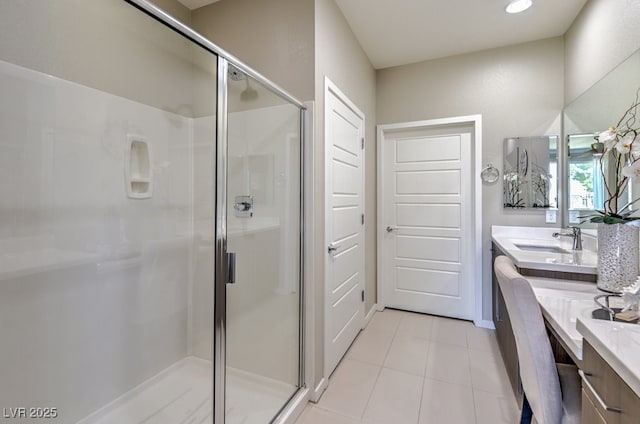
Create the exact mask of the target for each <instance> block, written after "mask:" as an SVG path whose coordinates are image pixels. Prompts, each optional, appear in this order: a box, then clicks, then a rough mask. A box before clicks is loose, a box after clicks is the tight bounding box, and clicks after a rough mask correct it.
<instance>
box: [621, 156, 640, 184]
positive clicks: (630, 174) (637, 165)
mask: <svg viewBox="0 0 640 424" xmlns="http://www.w3.org/2000/svg"><path fill="white" fill-rule="evenodd" d="M622 175H624V176H625V177H627V178H631V179H633V180H637V179H638V177H640V161H635V162H633V163H632V164H630V165H627V166H625V167H624V168H622Z"/></svg>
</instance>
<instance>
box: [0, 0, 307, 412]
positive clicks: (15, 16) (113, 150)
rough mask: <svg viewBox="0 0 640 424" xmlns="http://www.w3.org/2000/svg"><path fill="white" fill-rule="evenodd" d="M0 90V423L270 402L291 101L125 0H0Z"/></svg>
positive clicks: (291, 370) (286, 328)
mask: <svg viewBox="0 0 640 424" xmlns="http://www.w3.org/2000/svg"><path fill="white" fill-rule="evenodd" d="M214 41H215V40H214ZM0 93H1V95H0V341H1V343H0V422H11V423H31V422H39V423H47V422H50V423H62V424H72V423H81V424H133V423H136V424H137V423H153V424H156V423H157V424H164V423H166V424H182V423H185V424H186V423H215V424H222V423H227V424H235V423H238V424H241V423H242V424H254V423H255V424H264V423H270V422H274V421H275V420H277V419H278V417H279V416H280V417H281V416H282V415H283V414H284V413H285V412H286V408H287V406H288V405H290V404H291V400H292V399H294V398H295V397H296V395H298V396H299V394H300V390H301V388H302V386H303V383H302V375H303V362H302V359H301V358H302V349H301V346H302V342H303V331H302V326H301V325H302V324H301V323H302V319H301V317H302V315H303V314H302V312H303V311H302V303H301V299H302V294H303V293H302V284H301V280H302V279H301V275H302V242H301V228H302V218H301V209H302V204H301V197H302V196H301V193H302V184H301V175H302V169H301V167H302V163H301V155H302V136H301V134H302V130H303V128H302V118H303V113H304V106H303V105H302V104H301V103H300V102H298V101H297V100H295V99H294V98H292V97H291V96H290V95H288V94H287V93H286V92H284V91H282V90H280V89H279V88H278V87H276V86H274V85H272V84H271V83H270V82H269V81H267V80H265V79H264V78H263V77H261V76H260V75H259V74H258V73H256V72H254V71H253V70H251V69H249V68H247V67H246V66H245V65H243V64H242V63H239V62H238V61H236V60H235V59H234V58H233V57H231V56H229V55H228V54H226V53H225V52H223V51H222V50H220V49H218V48H217V47H216V46H215V45H213V44H211V43H210V42H209V41H207V40H204V39H202V38H201V37H199V36H198V35H197V34H195V33H193V32H191V31H190V30H189V29H188V28H186V27H183V26H182V25H181V24H179V23H178V22H176V21H174V20H172V19H171V18H170V17H168V16H167V15H165V14H164V13H162V12H161V11H160V10H159V9H156V8H155V7H153V6H152V5H151V4H150V3H148V2H146V1H142V0H140V1H138V0H136V1H124V0H92V1H89V2H88V1H85V0H52V1H46V2H42V1H37V0H27V1H20V2H17V1H9V0H0Z"/></svg>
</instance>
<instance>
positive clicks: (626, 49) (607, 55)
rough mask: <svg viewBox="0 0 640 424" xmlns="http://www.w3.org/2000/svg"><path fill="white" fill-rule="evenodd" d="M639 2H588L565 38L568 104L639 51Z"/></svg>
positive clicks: (632, 0)
mask: <svg viewBox="0 0 640 424" xmlns="http://www.w3.org/2000/svg"><path fill="white" fill-rule="evenodd" d="M638 22H640V2H638V0H615V1H611V0H589V1H588V2H587V4H586V5H585V6H584V8H583V9H582V11H581V12H580V14H579V15H578V17H577V18H576V20H575V21H574V23H573V24H572V25H571V28H569V31H567V33H566V34H565V52H566V53H565V104H569V103H571V102H572V101H573V100H575V99H576V97H578V96H579V95H580V94H582V93H583V92H584V91H585V90H586V89H588V88H589V87H591V86H592V85H593V84H594V83H595V82H596V81H598V80H599V79H600V78H602V77H603V76H604V75H605V74H607V73H608V72H609V71H611V70H612V69H613V68H615V67H616V66H617V65H618V64H619V63H620V62H622V61H623V60H624V59H626V58H627V57H628V56H630V55H631V54H632V53H633V52H635V51H636V50H637V49H638V48H640V25H638Z"/></svg>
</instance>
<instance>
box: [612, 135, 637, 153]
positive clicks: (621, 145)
mask: <svg viewBox="0 0 640 424" xmlns="http://www.w3.org/2000/svg"><path fill="white" fill-rule="evenodd" d="M635 138H636V136H635V134H634V133H633V132H631V131H629V132H628V133H626V134H625V135H624V137H622V138H621V139H620V141H618V142H617V143H616V150H617V151H618V152H620V153H621V154H623V155H626V154H627V153H629V152H630V151H631V148H632V146H633V144H634V143H633V140H635ZM633 149H634V151H635V150H637V149H638V146H634V147H633Z"/></svg>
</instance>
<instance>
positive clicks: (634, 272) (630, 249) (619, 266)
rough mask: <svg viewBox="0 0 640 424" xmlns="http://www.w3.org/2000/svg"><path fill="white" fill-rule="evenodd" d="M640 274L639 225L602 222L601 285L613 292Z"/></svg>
mask: <svg viewBox="0 0 640 424" xmlns="http://www.w3.org/2000/svg"><path fill="white" fill-rule="evenodd" d="M637 278H638V227H636V226H635V225H628V224H603V223H601V224H598V288H599V289H600V290H603V291H606V292H610V293H621V292H622V289H624V288H625V287H628V286H630V285H632V284H633V283H635V281H636V279H637Z"/></svg>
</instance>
